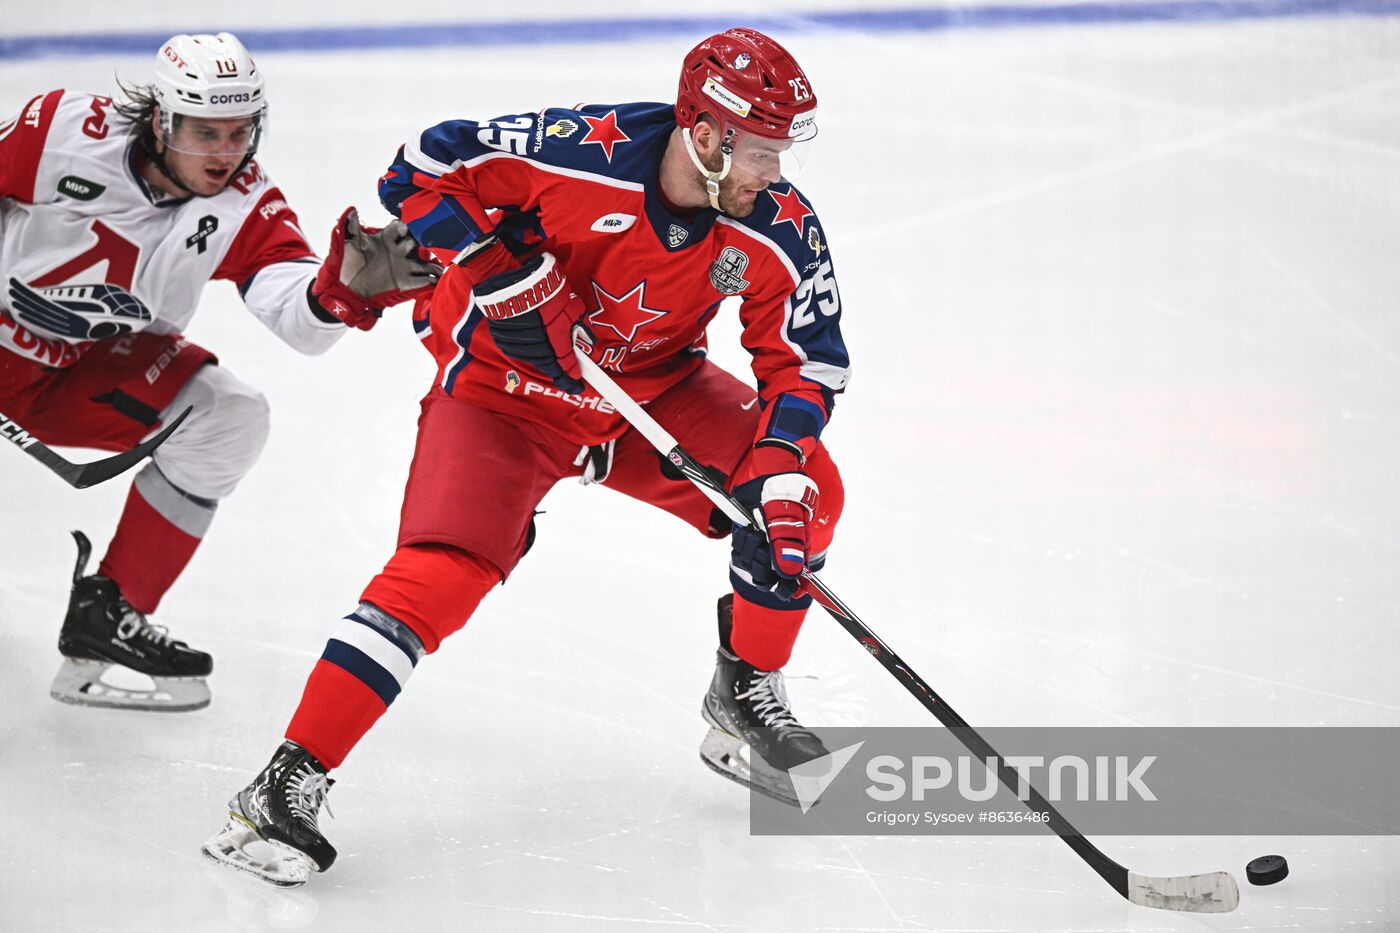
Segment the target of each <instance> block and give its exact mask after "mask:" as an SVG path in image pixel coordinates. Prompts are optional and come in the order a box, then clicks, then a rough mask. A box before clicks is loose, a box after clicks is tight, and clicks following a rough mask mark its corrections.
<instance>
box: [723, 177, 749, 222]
mask: <svg viewBox="0 0 1400 933" xmlns="http://www.w3.org/2000/svg"><path fill="white" fill-rule="evenodd" d="M741 188H742V186H741V185H740V184H739V182H738V181H737V180H736V179H735V178H734V177H733V176H730V177H729V178H726V179H724V181H721V182H720V183H719V209H720V210H721V211H723V212H724V213H725V215H726V216H728V217H734V218H742V217H747V216H749V215H750V214H752V213H753V209H754V206H755V205H756V204H758V196H757V195H755V196H754V197H753V198H752V199H748V198H745V197H744V196H743V192H742V190H741Z"/></svg>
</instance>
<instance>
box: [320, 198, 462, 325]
mask: <svg viewBox="0 0 1400 933" xmlns="http://www.w3.org/2000/svg"><path fill="white" fill-rule="evenodd" d="M441 272H442V269H441V267H439V266H438V265H437V264H436V263H432V262H426V261H424V260H423V259H421V258H420V256H419V252H418V243H417V241H416V240H414V239H413V235H412V234H410V233H409V232H408V228H407V227H405V226H404V225H403V224H402V223H400V222H399V221H397V220H395V221H393V222H392V223H390V224H389V226H387V227H384V228H383V229H381V228H379V227H365V226H361V224H360V215H359V212H358V211H357V210H356V209H355V208H353V207H347V208H346V209H345V213H343V214H341V215H340V219H339V220H337V221H336V222H335V229H334V230H332V231H331V248H330V254H329V255H328V256H327V257H326V261H325V262H323V263H321V271H320V272H318V273H317V274H316V281H315V282H314V283H312V285H311V297H312V298H314V299H315V301H316V303H317V304H319V305H320V306H321V308H322V310H324V311H325V312H326V313H327V314H330V315H331V316H332V317H335V318H337V319H339V320H341V321H343V322H345V323H346V324H348V325H349V326H351V327H355V328H358V329H360V330H369V329H370V328H371V327H373V326H374V325H375V324H376V323H377V322H378V321H379V316H380V313H381V312H382V311H383V309H384V308H387V307H390V306H391V305H396V304H398V303H399V302H402V301H408V300H410V299H412V298H416V297H417V296H419V295H421V294H423V293H424V292H426V291H427V290H429V289H431V288H432V287H433V285H434V284H435V283H436V282H437V277H438V275H439V274H440V273H441Z"/></svg>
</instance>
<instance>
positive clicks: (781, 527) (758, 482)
mask: <svg viewBox="0 0 1400 933" xmlns="http://www.w3.org/2000/svg"><path fill="white" fill-rule="evenodd" d="M818 495H819V494H818V490H817V484H816V483H815V482H813V481H812V478H811V477H810V476H807V475H806V474H804V473H795V472H794V473H776V474H773V475H770V476H760V477H758V478H757V479H752V480H749V481H748V482H747V483H744V484H742V485H740V486H738V487H736V488H735V490H734V498H736V499H738V500H739V502H740V503H741V504H743V505H744V506H746V507H747V508H749V509H750V510H751V511H752V513H753V516H754V519H755V521H756V523H757V527H746V528H735V529H734V538H733V554H732V556H731V561H732V563H733V565H734V569H735V570H737V571H741V575H742V574H743V573H746V574H747V575H748V576H749V578H750V579H751V580H752V582H753V584H754V585H755V586H757V587H759V588H760V589H765V590H769V591H772V592H775V593H779V594H780V595H782V596H785V597H788V598H792V597H794V596H797V595H800V592H801V589H802V583H801V580H800V578H801V576H802V572H803V571H804V570H807V569H808V568H809V562H810V559H811V542H812V534H811V527H810V525H811V521H812V516H813V515H814V514H815V513H816V510H817V501H818ZM765 532H766V536H765Z"/></svg>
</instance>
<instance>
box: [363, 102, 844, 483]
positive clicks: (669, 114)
mask: <svg viewBox="0 0 1400 933" xmlns="http://www.w3.org/2000/svg"><path fill="white" fill-rule="evenodd" d="M675 126H676V123H675V117H674V113H673V110H672V107H671V106H670V105H669V104H651V103H637V104H619V105H616V106H588V107H583V108H581V109H576V110H564V109H549V110H545V111H542V112H540V113H537V114H525V115H520V116H511V117H503V118H501V119H497V120H491V121H489V122H483V123H477V122H473V121H468V120H452V121H448V122H446V123H441V124H439V125H437V126H434V127H432V128H430V129H428V130H425V131H424V132H423V133H422V134H421V135H420V136H419V137H418V138H417V139H416V140H414V141H412V142H410V143H408V144H407V145H405V146H404V147H403V148H402V149H400V150H399V153H398V157H397V158H396V159H395V161H394V163H393V164H392V165H391V166H390V168H389V171H388V172H387V174H385V175H384V177H383V178H382V179H381V181H380V186H379V191H380V198H381V200H382V201H383V202H384V205H385V207H387V208H388V209H389V210H390V211H391V212H392V213H394V214H395V215H397V216H399V217H400V218H401V219H402V220H403V221H404V222H405V223H406V224H407V225H408V227H409V229H410V230H412V231H413V234H414V236H415V237H417V239H418V241H419V242H420V243H422V244H423V245H424V246H427V247H429V248H430V249H432V250H433V251H434V252H435V253H436V254H437V255H438V257H439V258H440V259H441V260H443V261H444V262H450V261H451V260H452V259H453V258H454V257H455V256H456V255H457V254H458V253H459V252H460V251H461V250H462V249H464V248H465V247H466V246H468V245H469V244H471V243H472V242H474V241H475V240H477V239H478V238H480V237H482V236H484V235H485V234H487V233H489V232H495V233H496V234H498V235H499V236H500V237H501V238H502V239H503V240H504V241H505V242H506V244H507V246H509V247H510V249H511V250H512V251H513V252H514V253H516V254H517V255H519V256H525V255H529V254H531V253H534V252H538V251H542V250H548V251H550V252H552V253H553V254H554V255H555V257H556V258H557V259H558V260H559V261H560V263H561V264H562V265H563V267H564V269H565V270H566V272H567V273H568V277H569V282H570V284H571V285H572V286H573V289H574V290H575V291H576V292H577V293H578V294H579V295H580V297H581V298H582V299H583V301H584V303H585V305H586V306H587V307H588V309H589V310H588V315H587V321H588V324H589V326H590V327H591V329H592V331H593V333H594V335H595V338H596V341H595V344H594V348H593V352H592V358H593V360H594V361H595V362H596V363H598V364H599V365H600V366H602V367H604V368H605V369H608V370H610V371H611V372H612V373H614V375H615V377H616V378H617V380H618V381H619V383H620V384H621V385H622V386H623V388H625V389H626V390H627V391H628V392H629V394H631V395H632V396H633V397H634V398H636V399H638V400H639V401H642V402H645V401H647V400H650V399H654V398H656V397H657V396H659V395H660V394H661V393H662V392H664V391H666V390H667V389H668V388H670V387H671V386H673V385H675V384H676V383H678V382H679V381H680V380H681V379H683V378H685V376H687V375H689V374H690V373H691V372H692V371H694V370H695V369H696V368H697V367H698V366H699V365H700V363H701V360H702V359H703V358H704V355H705V352H706V344H705V328H706V326H707V325H708V324H709V322H710V321H711V320H712V319H713V318H714V316H715V314H716V313H717V312H718V311H719V309H720V305H721V303H722V302H723V301H724V299H725V298H727V297H730V296H735V297H737V298H739V299H740V301H741V304H740V306H739V316H740V320H741V322H742V324H743V336H742V341H743V345H744V347H745V348H746V349H747V350H748V352H749V353H750V354H751V355H752V357H753V372H754V376H755V378H756V380H757V383H758V390H759V397H760V402H761V404H762V405H763V412H764V415H763V418H762V420H761V424H760V427H759V436H758V438H756V439H755V440H756V441H757V440H760V439H763V438H765V437H768V438H773V439H775V440H780V441H782V442H784V445H785V446H786V445H790V446H791V447H793V448H795V449H796V450H799V451H800V452H801V453H802V455H803V456H806V455H809V454H811V452H812V450H813V449H814V448H815V445H816V442H817V438H818V437H819V436H820V434H821V431H822V428H823V427H824V426H825V424H826V422H827V419H828V417H829V416H830V413H831V409H832V405H833V403H834V397H835V395H836V394H837V393H839V392H841V391H842V390H843V389H844V388H845V387H846V383H847V380H848V379H849V376H850V363H849V359H848V357H847V353H846V347H845V344H844V342H843V341H842V338H841V331H840V317H841V301H840V295H839V292H838V290H837V287H836V278H835V273H834V272H833V268H832V263H831V254H830V250H829V249H828V247H827V243H826V237H825V235H824V233H823V232H822V229H821V224H820V222H819V221H818V219H817V215H816V212H815V211H814V210H813V209H812V206H811V204H810V202H808V201H807V199H806V198H804V197H803V196H802V194H801V193H800V192H798V190H797V189H796V188H794V187H793V186H792V185H791V184H788V183H787V182H779V183H778V184H775V185H773V186H771V187H770V188H769V189H768V190H767V191H765V192H763V193H761V194H760V195H759V196H758V201H757V206H756V207H755V209H754V211H753V213H752V214H751V215H750V216H748V217H745V218H742V219H735V218H731V217H728V216H725V215H724V214H721V213H719V212H717V211H714V210H711V209H708V208H707V209H705V210H702V211H700V212H698V213H697V214H694V215H693V216H687V217H682V216H678V215H676V214H674V213H672V212H671V211H670V210H669V209H668V208H667V207H666V205H665V204H664V203H663V201H662V199H661V197H660V196H659V193H658V189H659V180H658V179H659V169H660V164H661V157H662V153H663V152H664V151H665V148H666V144H667V142H668V140H669V139H670V138H671V133H672V131H673V130H674V129H675ZM460 271H461V270H457V269H455V267H454V269H452V270H449V272H448V274H447V275H445V276H444V279H443V282H442V283H441V284H440V285H439V288H438V290H437V294H436V295H435V297H434V299H433V301H432V303H431V304H430V305H427V306H425V307H423V308H420V311H419V313H418V316H417V319H416V320H415V326H416V327H417V328H418V329H419V332H420V336H422V337H423V338H424V340H425V342H426V343H427V345H428V347H429V349H430V350H431V351H432V352H433V353H434V355H435V356H436V357H437V359H438V364H439V378H440V380H441V383H442V386H443V388H444V389H445V390H446V391H447V392H449V393H451V394H452V395H454V396H457V397H466V398H470V399H471V400H473V401H474V402H476V403H478V404H481V405H483V406H484V407H486V408H489V409H491V410H494V411H502V412H506V413H510V414H514V415H517V416H519V417H521V418H525V419H527V420H530V421H532V422H535V423H539V424H544V425H546V426H549V427H551V428H552V429H554V430H556V431H558V432H559V433H561V434H562V435H564V436H566V437H569V438H570V439H572V440H575V441H577V442H578V443H581V444H592V443H598V442H600V441H602V440H605V439H608V438H611V437H616V436H617V435H619V434H621V433H622V432H623V430H625V427H626V426H625V424H624V423H623V421H622V419H621V417H620V416H619V415H618V414H617V413H616V412H615V411H613V410H612V409H611V407H610V406H609V405H608V404H607V403H606V402H605V401H603V400H601V399H599V398H598V397H597V396H596V395H593V394H592V393H591V392H590V393H585V394H584V395H582V396H569V395H566V394H564V393H562V392H560V391H558V390H557V389H555V388H553V386H551V385H550V384H549V382H548V380H545V379H543V378H542V377H541V376H539V375H538V374H536V373H531V372H528V371H525V370H523V369H522V367H521V366H520V365H519V364H518V363H515V362H514V361H512V360H510V359H508V358H506V357H505V356H503V355H502V354H501V353H500V351H499V350H498V349H497V348H496V346H495V344H494V343H493V342H492V340H491V337H490V333H489V331H488V328H486V327H485V326H483V321H484V318H483V317H482V315H481V313H480V312H479V311H477V310H476V309H475V308H474V307H473V306H472V304H471V302H470V298H469V295H468V294H467V289H466V288H464V287H454V281H453V279H454V273H456V272H460Z"/></svg>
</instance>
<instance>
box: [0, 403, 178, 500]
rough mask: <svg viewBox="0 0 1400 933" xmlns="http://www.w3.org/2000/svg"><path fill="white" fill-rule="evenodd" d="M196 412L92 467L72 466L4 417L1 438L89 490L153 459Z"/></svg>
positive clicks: (0, 419) (0, 431)
mask: <svg viewBox="0 0 1400 933" xmlns="http://www.w3.org/2000/svg"><path fill="white" fill-rule="evenodd" d="M193 410H194V408H193V407H192V406H191V407H190V408H186V409H185V410H184V411H182V412H180V414H179V417H177V418H176V419H175V420H174V421H172V422H170V424H168V425H166V426H165V427H164V428H163V429H161V432H160V433H159V434H156V435H155V436H153V437H150V438H148V439H146V440H145V441H143V442H142V443H140V444H137V445H136V446H135V447H133V448H131V449H130V450H124V451H122V452H121V453H119V454H115V455H113V456H111V457H104V458H103V459H101V460H94V461H92V462H91V463H73V462H72V461H70V460H65V459H64V458H62V457H60V456H59V455H58V454H56V453H54V452H53V450H52V449H50V448H49V447H48V446H47V445H46V444H44V443H43V442H42V441H40V440H39V439H38V438H37V437H35V436H34V435H32V434H30V433H29V432H28V431H26V430H25V429H24V428H23V427H22V426H21V425H19V424H17V423H16V422H15V421H14V420H12V419H11V418H9V417H8V416H6V415H4V414H0V437H3V438H4V439H5V440H7V441H9V442H10V443H12V444H14V445H15V446H16V447H18V448H19V449H20V450H23V451H24V452H25V453H27V454H29V456H31V457H33V458H34V459H35V460H38V461H39V462H40V463H42V464H43V465H44V466H46V467H48V468H49V469H50V470H52V471H53V472H54V473H57V474H58V476H59V477H60V478H61V479H62V480H63V481H64V482H66V483H68V485H70V486H73V487H74V488H77V489H86V488H87V487H89V486H96V485H97V484H98V483H103V482H106V481H107V480H109V479H111V478H112V477H114V476H119V475H120V474H122V473H125V472H126V471H127V470H129V469H131V468H132V467H133V466H135V465H136V464H138V463H140V462H141V461H142V460H144V459H146V457H148V456H150V455H151V454H152V453H153V452H154V451H155V449H156V448H157V447H159V446H160V445H161V444H164V443H165V442H166V440H167V439H168V438H169V437H170V435H172V434H174V433H175V429H176V428H178V427H179V426H180V424H181V423H182V422H183V421H184V420H185V418H186V417H188V416H189V413H190V412H191V411H193Z"/></svg>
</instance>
